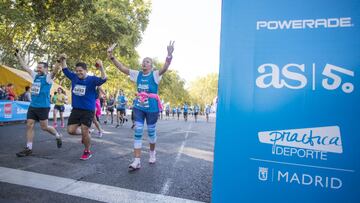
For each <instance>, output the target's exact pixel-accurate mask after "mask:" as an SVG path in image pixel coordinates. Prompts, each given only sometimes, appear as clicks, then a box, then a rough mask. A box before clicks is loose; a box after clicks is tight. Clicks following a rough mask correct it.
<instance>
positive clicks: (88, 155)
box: [80, 150, 92, 160]
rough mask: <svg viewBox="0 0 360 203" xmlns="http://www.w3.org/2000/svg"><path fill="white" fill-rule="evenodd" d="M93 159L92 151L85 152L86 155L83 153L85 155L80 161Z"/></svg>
mask: <svg viewBox="0 0 360 203" xmlns="http://www.w3.org/2000/svg"><path fill="white" fill-rule="evenodd" d="M91 157H92V154H91V152H90V150H89V151H86V150H84V153H83V155H82V156H81V157H80V159H81V160H88V159H90V158H91Z"/></svg>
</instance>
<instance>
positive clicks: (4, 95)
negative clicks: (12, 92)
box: [0, 85, 7, 100]
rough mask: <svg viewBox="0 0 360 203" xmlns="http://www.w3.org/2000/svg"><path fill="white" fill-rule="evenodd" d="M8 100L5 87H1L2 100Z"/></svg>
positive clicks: (0, 95) (0, 97) (0, 98)
mask: <svg viewBox="0 0 360 203" xmlns="http://www.w3.org/2000/svg"><path fill="white" fill-rule="evenodd" d="M5 99H7V94H6V89H5V85H0V100H5Z"/></svg>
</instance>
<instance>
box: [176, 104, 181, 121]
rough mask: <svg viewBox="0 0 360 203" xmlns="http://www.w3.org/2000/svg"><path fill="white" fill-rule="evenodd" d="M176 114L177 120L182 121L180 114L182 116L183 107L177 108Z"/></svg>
mask: <svg viewBox="0 0 360 203" xmlns="http://www.w3.org/2000/svg"><path fill="white" fill-rule="evenodd" d="M176 113H177V118H178V120H179V119H180V114H181V107H180V106H178V107H177V108H176Z"/></svg>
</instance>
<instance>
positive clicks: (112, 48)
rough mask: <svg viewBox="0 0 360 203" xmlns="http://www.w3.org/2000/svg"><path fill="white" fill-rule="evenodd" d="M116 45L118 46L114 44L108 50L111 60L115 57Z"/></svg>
mask: <svg viewBox="0 0 360 203" xmlns="http://www.w3.org/2000/svg"><path fill="white" fill-rule="evenodd" d="M116 45H117V44H116V43H114V44H112V45H111V46H110V47H109V48H108V50H107V54H108V57H109V59H110V58H112V57H114V54H113V51H114V48H115V47H116Z"/></svg>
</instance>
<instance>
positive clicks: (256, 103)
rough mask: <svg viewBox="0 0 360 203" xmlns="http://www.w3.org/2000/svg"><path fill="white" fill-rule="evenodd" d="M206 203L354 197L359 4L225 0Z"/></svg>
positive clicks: (358, 167)
mask: <svg viewBox="0 0 360 203" xmlns="http://www.w3.org/2000/svg"><path fill="white" fill-rule="evenodd" d="M221 26H222V28H221V56H220V57H221V59H220V72H219V93H218V98H219V103H218V111H217V124H216V141H215V159H214V178H213V194H212V202H219V203H220V202H221V203H223V202H277V203H281V202H284V203H285V202H286V203H288V202H301V203H304V202H306V203H309V202H314V203H315V202H316V203H318V202H334V203H335V202H336V203H338V202H360V196H359V194H360V173H359V172H360V161H359V159H360V147H359V146H358V144H360V136H359V133H360V125H359V124H360V123H359V121H360V118H359V116H360V105H359V104H360V95H359V88H360V80H359V77H358V74H359V73H358V72H359V69H360V1H358V0H343V1H338V0H313V1H304V0H293V1H284V0H274V1H268V0H257V1H241V0H223V3H222V25H221Z"/></svg>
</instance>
